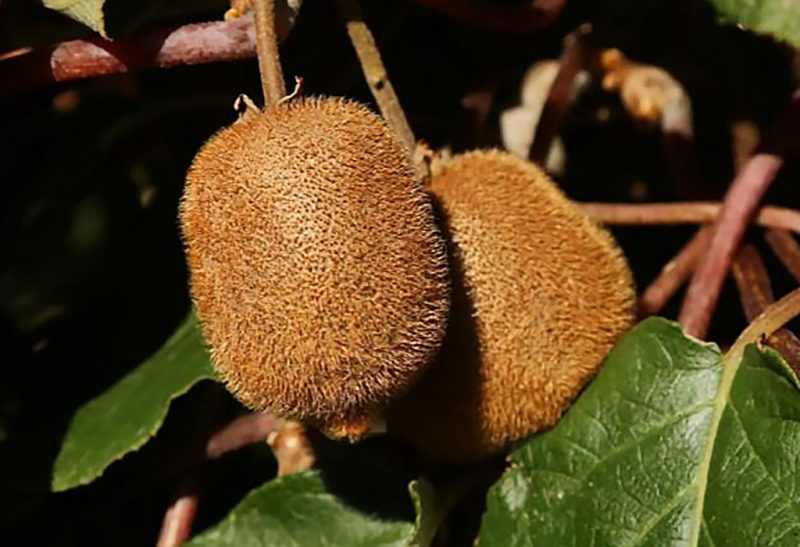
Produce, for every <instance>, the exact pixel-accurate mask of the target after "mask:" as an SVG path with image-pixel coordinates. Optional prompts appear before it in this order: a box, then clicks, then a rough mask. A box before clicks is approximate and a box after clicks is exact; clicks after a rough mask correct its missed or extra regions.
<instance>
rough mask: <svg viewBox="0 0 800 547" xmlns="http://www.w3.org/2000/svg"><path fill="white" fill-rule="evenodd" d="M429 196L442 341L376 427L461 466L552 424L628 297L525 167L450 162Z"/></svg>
mask: <svg viewBox="0 0 800 547" xmlns="http://www.w3.org/2000/svg"><path fill="white" fill-rule="evenodd" d="M431 192H432V194H433V195H434V196H435V198H436V200H437V201H438V204H437V205H438V207H439V209H440V212H441V216H442V219H441V221H442V223H443V226H444V230H445V232H446V234H447V237H448V239H449V247H450V248H449V254H450V261H451V277H452V284H453V295H452V306H451V312H450V320H449V326H448V332H447V335H446V337H445V341H444V344H443V346H442V349H441V352H440V354H439V356H438V358H437V361H436V362H435V363H434V365H433V366H431V367H430V369H428V371H427V372H426V373H425V375H424V376H423V377H422V378H421V379H420V381H419V382H418V383H417V384H416V385H415V386H414V387H413V388H412V389H411V391H409V392H408V394H407V395H405V396H404V397H401V398H400V399H399V400H398V401H396V402H395V403H393V404H392V405H391V406H390V408H389V410H388V415H387V425H388V429H389V431H390V432H394V433H397V434H398V435H399V436H401V437H404V438H406V439H407V440H408V441H410V442H411V443H412V444H414V445H416V446H417V448H418V449H420V451H421V452H423V453H425V454H427V455H428V456H429V457H431V458H433V459H436V460H439V461H443V462H451V463H469V462H473V461H477V460H480V459H482V458H484V457H486V456H490V455H492V454H495V453H497V452H499V451H501V450H502V449H504V448H505V447H506V446H508V444H509V443H510V442H511V441H514V440H516V439H519V438H522V437H524V436H527V435H528V434H530V433H532V432H535V431H538V430H540V429H542V428H546V427H549V426H552V425H553V424H554V423H555V422H556V421H557V420H558V419H559V417H560V416H561V414H562V412H563V411H564V410H565V409H566V407H567V406H568V405H569V403H570V401H571V400H572V399H573V398H574V397H575V395H576V394H577V393H578V392H579V391H580V389H581V388H582V386H583V385H584V384H585V383H586V382H587V380H588V379H589V378H590V377H591V376H592V375H593V374H594V373H595V371H596V370H597V368H598V366H599V365H600V363H601V361H602V360H603V358H604V357H605V355H606V354H607V353H608V351H609V350H610V349H611V347H612V345H613V344H614V342H615V341H616V340H617V338H618V337H619V336H620V334H621V333H622V332H623V331H625V330H626V329H627V328H629V326H630V325H631V322H632V320H633V317H634V308H635V292H634V288H633V281H632V278H631V273H630V270H629V269H628V266H627V264H626V261H625V259H624V257H623V255H622V253H621V252H620V250H619V249H618V247H617V246H616V245H615V243H614V241H613V240H612V238H611V236H610V235H609V234H608V233H607V232H606V231H605V230H603V229H601V228H600V227H598V226H596V225H595V224H594V223H593V222H592V221H591V220H590V219H589V218H588V217H586V215H584V214H583V213H582V212H581V211H580V210H579V209H578V207H577V206H576V205H574V204H573V203H571V202H570V201H569V200H568V199H567V198H566V197H565V196H564V195H563V194H562V193H561V191H560V190H559V189H558V188H557V187H556V186H555V184H554V183H553V182H552V181H551V180H550V179H549V178H548V177H547V175H545V173H544V172H543V171H541V170H540V169H539V168H538V167H536V166H535V165H533V164H531V163H529V162H527V161H524V160H521V159H519V158H516V157H513V156H511V155H509V154H506V153H502V152H497V151H476V152H470V153H467V154H464V155H461V156H457V157H455V158H454V159H453V160H452V161H451V162H450V163H448V164H446V165H445V167H444V170H443V171H442V172H441V173H440V174H438V175H437V176H435V177H434V179H433V180H432V182H431Z"/></svg>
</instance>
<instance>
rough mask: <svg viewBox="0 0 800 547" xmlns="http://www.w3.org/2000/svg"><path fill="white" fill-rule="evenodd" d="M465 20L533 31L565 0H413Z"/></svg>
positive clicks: (489, 26) (496, 27)
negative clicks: (503, 0) (514, 1)
mask: <svg viewBox="0 0 800 547" xmlns="http://www.w3.org/2000/svg"><path fill="white" fill-rule="evenodd" d="M412 1H413V2H414V3H415V4H419V5H420V6H425V7H427V8H430V9H433V10H436V11H438V12H440V13H443V14H445V15H447V16H449V17H452V18H454V19H458V20H460V21H463V22H465V23H469V24H471V25H475V26H477V27H483V28H487V29H491V30H495V31H499V32H532V31H534V30H539V29H541V28H544V27H546V26H548V25H550V24H551V23H552V22H553V21H555V19H556V17H558V15H559V14H560V13H561V10H562V9H563V8H564V5H565V4H566V3H567V0H530V1H529V2H527V3H520V4H518V5H515V6H509V5H503V6H498V5H494V4H493V3H492V1H491V0H412Z"/></svg>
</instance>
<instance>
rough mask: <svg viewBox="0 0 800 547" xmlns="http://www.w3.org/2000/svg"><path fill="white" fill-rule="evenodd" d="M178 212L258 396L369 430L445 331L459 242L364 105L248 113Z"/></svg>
mask: <svg viewBox="0 0 800 547" xmlns="http://www.w3.org/2000/svg"><path fill="white" fill-rule="evenodd" d="M180 222H181V227H182V233H183V238H184V243H185V246H186V254H187V261H188V264H189V270H190V285H191V295H192V299H193V302H194V306H195V309H196V313H197V316H198V319H199V321H200V324H201V327H202V331H203V334H204V336H205V339H206V342H207V343H208V345H209V349H210V354H211V359H212V362H213V364H214V367H215V368H216V370H217V372H218V374H219V376H220V377H221V378H222V380H223V381H224V382H225V383H226V385H227V387H228V389H229V390H230V391H231V392H232V393H233V394H234V395H235V396H236V397H238V398H239V399H240V400H241V401H242V402H243V403H244V404H245V405H247V406H249V407H250V408H252V409H255V410H259V411H268V412H272V413H276V414H278V415H280V416H284V417H288V418H293V419H297V420H301V421H303V422H305V423H308V424H311V425H314V426H316V427H319V428H320V429H321V430H322V431H323V432H324V433H326V434H328V435H329V436H331V437H334V438H344V437H346V438H350V439H355V438H358V437H359V436H360V435H362V434H363V433H365V432H366V431H367V430H368V429H369V427H370V425H371V423H372V419H373V416H374V415H375V414H376V413H377V412H378V411H379V410H380V409H381V408H382V407H383V406H384V405H385V404H386V402H387V401H388V400H390V399H391V398H393V397H395V396H397V395H398V394H399V393H402V392H403V391H405V390H406V389H407V388H408V387H409V386H410V385H411V384H412V383H413V382H414V381H415V380H416V379H417V377H418V376H419V375H420V374H421V373H422V371H423V369H424V368H425V367H426V366H427V365H428V364H429V363H430V362H431V360H432V359H433V357H434V356H435V354H436V351H437V350H438V348H439V346H440V344H441V341H442V338H443V337H444V332H445V325H446V320H447V316H448V308H449V294H450V290H449V281H448V265H447V255H446V244H445V242H444V238H443V236H442V234H441V231H440V230H439V228H438V227H437V225H436V222H435V218H434V212H433V207H432V204H431V201H430V198H429V197H428V195H427V194H426V193H425V190H424V188H423V187H422V185H421V183H419V182H417V181H416V179H415V178H414V176H413V170H412V167H411V165H410V162H409V161H408V160H407V159H406V156H405V155H404V153H403V149H402V147H401V144H400V142H399V141H398V139H397V138H396V137H395V136H394V135H393V133H392V132H391V131H390V130H389V128H388V127H387V126H386V124H385V123H384V121H383V120H382V119H381V118H379V117H378V116H377V115H375V114H374V113H372V112H371V111H370V110H369V109H367V108H366V107H364V106H362V105H359V104H357V103H355V102H351V101H347V100H342V99H334V98H301V99H293V100H289V101H285V102H282V103H280V104H277V105H274V106H270V107H267V108H266V109H265V110H264V111H256V112H254V113H248V114H246V115H244V116H242V117H241V118H240V119H239V121H237V122H236V123H234V124H232V125H231V126H229V127H227V128H225V129H222V130H221V131H219V132H218V133H216V134H215V135H214V136H212V137H211V138H210V139H209V140H208V141H207V142H206V143H205V144H204V145H203V147H202V148H201V149H200V151H199V152H198V153H197V155H196V157H195V158H194V161H193V163H192V165H191V167H190V169H189V172H188V175H187V180H186V186H185V189H184V195H183V198H182V202H181V207H180Z"/></svg>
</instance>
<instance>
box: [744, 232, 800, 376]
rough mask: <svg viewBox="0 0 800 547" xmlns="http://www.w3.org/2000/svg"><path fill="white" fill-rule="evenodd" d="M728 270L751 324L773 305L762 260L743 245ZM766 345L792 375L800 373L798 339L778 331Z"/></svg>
mask: <svg viewBox="0 0 800 547" xmlns="http://www.w3.org/2000/svg"><path fill="white" fill-rule="evenodd" d="M731 271H732V273H733V278H734V280H735V281H736V287H737V288H738V289H739V297H740V299H741V301H742V308H743V309H744V313H745V316H746V317H747V320H748V321H753V320H754V319H755V318H756V317H758V316H759V315H761V314H762V313H764V310H765V309H767V307H769V306H770V305H771V304H772V303H773V302H775V296H774V295H773V293H772V284H771V283H770V280H769V274H768V273H767V268H766V266H765V265H764V261H763V260H762V259H761V256H760V255H759V253H758V251H757V250H756V248H755V247H754V246H753V245H749V244H748V245H744V246H743V247H741V248H740V249H739V251H738V252H737V253H736V258H735V259H734V261H733V266H732V267H731ZM767 343H768V344H769V345H770V346H772V347H773V348H775V349H776V350H777V351H778V352H779V353H780V354H781V355H783V357H784V358H785V359H786V361H787V362H788V363H789V365H790V366H791V367H792V369H794V370H795V372H800V368H799V367H798V365H800V340H798V338H797V337H796V336H795V335H794V333H793V332H792V331H790V330H788V329H785V328H782V329H778V330H777V331H775V332H774V333H772V334H771V335H769V336H768V337H767Z"/></svg>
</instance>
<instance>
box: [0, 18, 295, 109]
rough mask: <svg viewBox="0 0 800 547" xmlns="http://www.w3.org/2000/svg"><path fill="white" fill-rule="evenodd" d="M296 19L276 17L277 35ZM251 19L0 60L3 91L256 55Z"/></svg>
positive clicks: (70, 44)
mask: <svg viewBox="0 0 800 547" xmlns="http://www.w3.org/2000/svg"><path fill="white" fill-rule="evenodd" d="M292 24H293V19H292V18H289V17H282V18H281V19H279V20H278V21H277V32H278V35H279V37H281V38H283V37H285V36H286V35H288V33H289V30H290V29H291V26H292ZM255 52H256V40H255V29H254V28H253V18H252V17H251V16H249V15H248V16H245V17H241V18H239V19H235V20H232V21H218V22H211V23H197V24H192V25H184V26H181V27H172V28H164V29H156V30H148V31H144V32H142V33H139V34H136V35H134V36H131V37H130V38H126V39H124V40H116V41H114V42H110V41H108V40H103V39H102V38H91V39H87V40H71V41H69V42H62V43H60V44H56V45H54V46H51V47H47V48H44V49H41V50H34V51H31V52H29V53H25V54H22V55H17V56H13V57H10V58H7V59H4V60H2V61H0V93H3V94H11V93H19V92H23V91H28V90H31V89H35V88H38V87H41V86H44V85H47V84H50V83H53V82H66V81H70V80H77V79H81V78H91V77H95V76H104V75H107V74H119V73H122V72H131V71H134V70H139V69H143V68H149V67H160V68H168V67H173V66H178V65H192V64H200V63H212V62H220V61H235V60H238V59H247V58H251V57H253V56H254V55H255Z"/></svg>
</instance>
